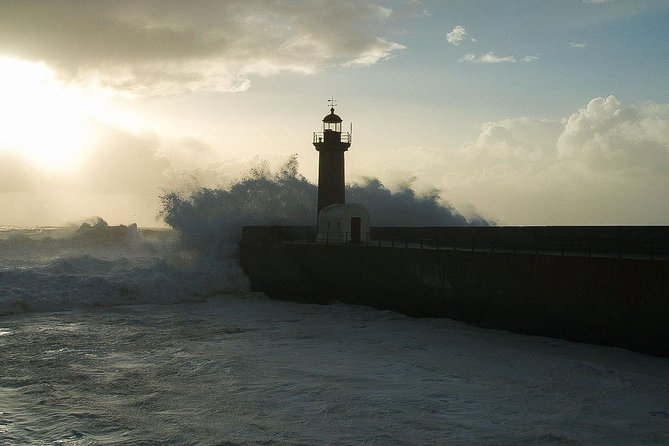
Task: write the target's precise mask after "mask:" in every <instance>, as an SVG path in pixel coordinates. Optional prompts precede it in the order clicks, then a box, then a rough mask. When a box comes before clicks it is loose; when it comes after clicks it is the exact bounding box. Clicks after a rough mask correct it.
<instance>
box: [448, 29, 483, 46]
mask: <svg viewBox="0 0 669 446" xmlns="http://www.w3.org/2000/svg"><path fill="white" fill-rule="evenodd" d="M446 41H447V42H448V43H450V44H451V45H454V46H458V45H460V44H461V43H462V42H468V41H471V42H476V40H475V39H473V38H472V37H471V36H470V35H469V34H467V31H466V30H465V27H464V26H462V25H457V26H456V27H455V28H453V30H452V31H450V32H449V33H447V34H446Z"/></svg>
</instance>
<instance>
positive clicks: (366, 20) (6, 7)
mask: <svg viewBox="0 0 669 446" xmlns="http://www.w3.org/2000/svg"><path fill="white" fill-rule="evenodd" d="M391 15H392V11H391V10H389V9H387V8H383V7H381V6H378V5H375V4H374V3H372V2H360V1H341V2H328V1H309V2H306V1H292V2H266V1H248V0H246V1H239V0H229V1H189V2H182V1H151V0H149V1H142V2H136V1H113V2H108V1H104V2H102V1H59V2H51V1H31V2H25V1H5V2H3V3H2V4H0V53H3V54H8V55H13V56H15V57H18V58H23V59H28V60H43V61H45V62H46V63H47V64H48V65H49V66H51V67H52V68H54V69H56V70H57V71H58V73H59V74H60V75H61V76H62V77H64V78H65V79H67V80H78V81H85V82H92V83H100V84H102V85H105V86H111V87H113V88H116V89H119V90H125V91H131V92H134V93H140V94H141V93H145V94H161V93H176V92H182V91H189V90H200V89H208V90H223V91H230V90H243V89H245V88H248V85H249V81H248V76H249V75H253V74H258V75H268V74H274V73H277V72H280V71H295V72H302V73H312V72H316V71H318V70H320V69H322V68H323V67H324V66H327V65H329V64H342V65H347V64H363V65H366V64H372V63H375V62H377V61H379V60H381V59H384V58H387V57H389V56H390V55H391V54H392V52H393V51H395V50H397V49H400V48H403V47H402V46H401V45H399V44H397V43H394V42H389V41H386V40H384V39H383V38H382V36H379V35H378V34H379V33H378V31H379V30H378V25H380V24H382V23H384V22H387V20H389V18H390V17H391Z"/></svg>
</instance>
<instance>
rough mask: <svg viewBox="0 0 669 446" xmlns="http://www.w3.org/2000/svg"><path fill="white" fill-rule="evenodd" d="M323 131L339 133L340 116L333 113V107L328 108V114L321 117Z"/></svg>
mask: <svg viewBox="0 0 669 446" xmlns="http://www.w3.org/2000/svg"><path fill="white" fill-rule="evenodd" d="M323 131H324V132H328V131H331V132H337V133H341V118H340V117H339V116H338V115H336V114H335V112H334V107H332V108H330V114H329V115H327V116H325V118H323Z"/></svg>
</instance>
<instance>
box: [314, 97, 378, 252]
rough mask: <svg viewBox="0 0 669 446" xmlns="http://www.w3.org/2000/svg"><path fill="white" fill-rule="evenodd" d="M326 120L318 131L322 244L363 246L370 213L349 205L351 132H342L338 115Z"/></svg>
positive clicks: (318, 237)
mask: <svg viewBox="0 0 669 446" xmlns="http://www.w3.org/2000/svg"><path fill="white" fill-rule="evenodd" d="M328 102H329V105H330V114H328V115H326V116H325V117H324V118H323V130H322V131H321V132H314V139H313V143H314V147H315V148H316V150H317V151H318V235H317V237H316V239H317V240H318V241H325V242H326V243H329V242H353V243H360V242H362V241H368V240H369V213H368V212H367V209H365V208H364V207H363V206H361V205H359V204H356V203H348V204H347V203H346V181H345V176H344V152H346V151H347V150H348V148H349V147H351V133H350V132H342V131H341V123H342V119H341V118H340V117H339V116H338V115H337V114H335V109H334V107H335V103H334V99H331V100H330V101H328Z"/></svg>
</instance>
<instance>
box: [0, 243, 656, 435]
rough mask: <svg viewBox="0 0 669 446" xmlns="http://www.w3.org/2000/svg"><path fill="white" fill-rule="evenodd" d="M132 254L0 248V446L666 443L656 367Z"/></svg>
mask: <svg viewBox="0 0 669 446" xmlns="http://www.w3.org/2000/svg"><path fill="white" fill-rule="evenodd" d="M103 232H104V231H103ZM132 232H133V231H130V233H132ZM124 237H125V236H124ZM133 237H135V235H133ZM124 240H125V239H124ZM136 242H137V240H135V241H134V242H133V243H132V244H130V245H128V244H127V240H125V241H123V243H121V245H122V246H121V245H119V246H116V247H115V250H113V252H111V251H109V250H108V249H107V250H105V251H104V252H101V251H100V250H98V249H97V248H96V249H88V248H86V249H84V248H82V247H81V245H80V244H79V243H78V242H77V243H74V242H73V241H71V240H69V239H68V240H65V241H60V242H59V241H54V240H49V239H45V240H36V239H35V238H34V237H33V238H30V239H28V238H21V237H18V238H16V237H15V238H14V239H12V240H10V239H8V238H6V240H5V241H4V242H3V241H2V240H1V239H0V248H3V247H4V248H7V249H5V250H4V251H3V252H0V314H3V316H0V444H2V445H5V444H7V445H23V444H35V445H45V444H48V445H51V444H57V445H89V444H134V445H144V444H147V445H148V444H169V445H190V444H198V445H209V444H219V445H235V444H251V445H253V444H262V445H266V444H279V445H281V444H304V445H313V444H380V445H385V444H435V445H436V444H452V445H469V444H494V445H523V444H525V445H536V444H539V445H561V444H569V445H574V444H576V445H578V444H583V445H591V444H595V445H614V444H619V445H629V444H646V445H664V444H669V360H667V359H665V358H654V357H651V356H647V355H642V354H637V353H632V352H628V351H625V350H621V349H615V348H607V347H598V346H591V345H585V344H576V343H570V342H566V341H562V340H556V339H549V338H541V337H530V336H521V335H515V334H511V333H507V332H502V331H493V330H484V329H480V328H475V327H470V326H467V325H464V324H461V323H458V322H454V321H450V320H447V319H412V318H409V317H405V316H403V315H399V314H397V313H393V312H387V311H378V310H374V309H371V308H367V307H360V306H350V305H344V304H337V305H329V306H317V305H302V304H296V303H289V302H278V301H272V300H269V299H267V298H266V297H264V296H262V295H260V294H254V293H250V292H248V291H244V287H245V280H244V278H243V276H242V275H241V274H240V272H239V268H238V266H237V265H236V264H235V263H234V261H232V260H231V259H218V260H217V262H216V263H214V264H211V265H209V266H208V267H205V266H204V265H203V264H201V263H197V262H196V263H193V262H190V263H189V262H185V261H176V260H174V257H173V256H172V257H165V256H163V255H162V254H161V255H158V254H157V253H153V254H152V249H153V248H151V246H153V245H151V244H150V243H149V244H148V245H147V243H148V242H147V240H140V242H141V243H140V245H139V246H141V250H140V251H141V252H138V251H137V249H138V248H137V246H138V245H136ZM3 243H4V245H3ZM71 245H72V246H74V245H76V246H77V249H76V250H72V249H70V248H71ZM96 246H97V245H96ZM129 246H134V247H135V248H133V249H131V250H130V251H132V252H127V253H125V254H122V252H123V250H124V249H125V250H126V251H127V250H128V247H129ZM147 246H148V248H151V249H148V248H147ZM26 247H28V248H29V249H28V250H27V251H26V249H25V248H26ZM38 248H39V249H38ZM56 248H57V249H56ZM65 248H67V249H65ZM107 248H108V247H107ZM121 248H123V249H121ZM154 248H155V246H154ZM8 252H9V253H13V254H12V255H9V254H7V253H8ZM28 252H32V253H34V254H35V255H34V256H32V257H31V256H27V255H26V254H27V253H28ZM47 254H48V255H47ZM177 257H178V256H177ZM221 291H222V292H223V294H221ZM217 293H218V294H217ZM214 294H217V295H216V296H215V297H208V298H207V297H206V296H212V295H214ZM129 304H132V305H129ZM55 310H59V311H55Z"/></svg>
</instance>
